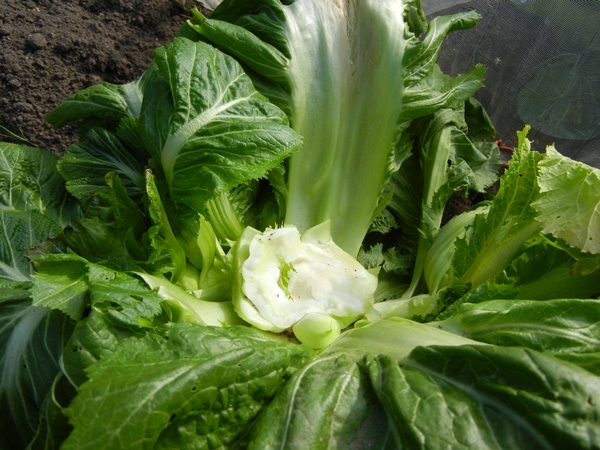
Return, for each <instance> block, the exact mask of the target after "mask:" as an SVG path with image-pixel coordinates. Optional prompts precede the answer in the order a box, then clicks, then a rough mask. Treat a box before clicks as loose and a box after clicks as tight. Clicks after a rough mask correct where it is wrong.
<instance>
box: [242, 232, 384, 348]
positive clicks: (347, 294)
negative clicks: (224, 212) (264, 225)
mask: <svg viewBox="0 0 600 450" xmlns="http://www.w3.org/2000/svg"><path fill="white" fill-rule="evenodd" d="M240 240H241V242H242V243H241V247H243V248H240V250H239V253H241V254H242V255H243V256H242V258H245V259H244V260H243V262H242V263H241V266H240V267H239V271H240V274H241V292H238V296H237V298H236V299H234V304H235V305H236V310H237V311H238V314H240V316H241V317H242V318H243V319H244V320H246V321H248V322H249V323H251V324H252V325H254V326H256V327H257V328H260V329H263V330H266V331H273V332H282V331H284V330H287V329H289V328H291V327H293V326H294V325H295V324H296V323H297V322H298V321H300V320H301V319H302V318H303V317H305V316H307V315H309V314H319V315H326V316H329V317H331V318H333V319H335V320H336V321H337V322H338V323H339V325H340V327H342V328H343V327H346V326H348V325H350V324H351V323H352V322H354V321H355V320H357V319H358V318H359V317H361V316H362V315H363V314H364V313H365V312H367V311H368V310H369V309H370V307H371V305H372V302H373V294H374V293H375V289H376V288H377V277H376V276H374V275H373V274H371V273H370V272H368V271H367V270H366V269H365V268H364V267H363V266H362V265H361V264H360V263H359V262H358V261H357V260H356V259H355V258H353V257H352V256H351V255H349V254H348V253H346V252H345V251H343V250H342V249H341V248H340V247H338V246H337V245H336V244H335V243H334V242H333V240H332V239H331V236H330V232H329V223H328V222H327V223H325V224H321V225H318V226H316V227H313V228H311V229H310V230H308V231H307V232H306V233H304V235H303V236H300V232H299V231H298V229H297V228H296V227H294V226H285V227H282V228H276V229H267V230H266V231H265V232H264V233H260V232H258V231H256V230H252V231H247V232H245V233H244V235H243V236H242V238H241V239H240ZM244 241H245V242H244ZM301 328H302V327H301ZM317 328H318V327H317ZM326 328H327V330H329V329H330V328H331V327H329V326H328V327H326ZM334 328H335V327H334ZM302 329H303V333H301V334H302V335H307V333H306V329H305V327H304V328H302ZM317 331H318V330H316V329H315V332H317ZM327 333H329V331H328V332H327ZM327 333H326V334H327ZM337 334H339V329H338V331H337ZM337 334H336V336H337ZM300 340H301V341H303V340H305V339H300ZM307 345H310V344H308V343H307Z"/></svg>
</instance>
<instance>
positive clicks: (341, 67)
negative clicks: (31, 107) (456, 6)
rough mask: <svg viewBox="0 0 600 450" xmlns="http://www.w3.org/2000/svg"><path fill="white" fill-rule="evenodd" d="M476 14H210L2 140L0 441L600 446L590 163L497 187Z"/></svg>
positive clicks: (515, 171)
mask: <svg viewBox="0 0 600 450" xmlns="http://www.w3.org/2000/svg"><path fill="white" fill-rule="evenodd" d="M477 19H478V16H477V14H476V13H474V12H466V13H461V14H457V15H454V16H448V17H441V18H437V19H435V20H432V21H431V22H430V23H427V21H426V20H425V18H424V15H423V12H422V10H421V7H420V4H419V2H418V1H416V0H361V1H355V2H338V1H323V0H295V1H281V0H244V1H240V0H226V1H223V2H222V3H220V5H219V6H218V7H217V8H216V9H215V11H214V12H213V14H212V15H211V17H210V18H206V17H204V16H202V15H201V14H200V13H198V12H197V11H194V12H193V14H192V17H191V19H190V20H189V22H188V23H187V24H186V25H185V26H183V28H182V29H181V31H180V32H179V34H178V36H176V37H175V38H174V39H173V40H172V41H171V42H170V43H168V44H167V45H165V46H164V47H161V48H159V49H157V50H156V51H155V58H154V61H153V62H152V64H151V65H150V66H149V67H148V69H147V71H146V72H145V73H144V75H143V76H142V77H141V78H140V79H139V80H137V81H133V82H131V83H129V84H126V85H122V86H116V85H111V84H109V83H100V84H98V85H95V86H91V87H89V88H87V89H85V90H83V91H81V92H78V93H75V94H74V95H73V96H72V97H71V98H69V99H67V100H66V101H65V102H64V103H63V104H61V105H59V106H58V107H57V108H56V109H55V110H53V111H52V112H51V113H50V114H49V116H48V121H49V122H50V123H51V124H53V125H55V126H58V127H60V126H63V125H65V124H67V123H71V122H75V123H76V124H77V125H78V126H79V128H80V140H79V142H77V143H75V144H73V145H71V146H70V147H69V148H68V149H66V151H65V154H64V156H62V157H61V158H56V157H55V156H53V155H51V154H50V153H48V152H45V151H43V150H40V149H36V148H32V147H26V146H19V145H14V144H0V152H1V153H0V154H1V158H0V223H1V225H2V227H1V228H0V305H1V306H2V309H1V310H0V336H1V337H2V339H1V341H0V407H1V408H2V411H4V417H5V419H3V420H2V422H1V423H0V447H2V448H26V447H28V448H64V449H85V448H90V449H102V448H106V449H115V448H124V449H138V448H139V449H142V448H194V449H195V448H197V449H204V448H207V449H208V448H250V449H253V448H256V449H264V448H311V449H312V448H315V449H321V448H324V449H325V448H381V449H387V448H403V447H408V448H427V449H438V448H440V447H448V448H486V449H487V448H491V449H506V448H523V449H525V448H532V447H533V448H569V449H571V448H573V449H575V448H582V449H583V448H596V447H599V446H600V406H599V405H600V330H599V329H598V323H599V321H600V298H599V296H600V276H599V275H600V215H599V212H598V211H599V210H600V171H599V170H598V169H595V168H592V167H589V166H586V165H584V164H581V163H579V162H576V161H573V160H571V159H569V158H566V157H563V156H562V155H560V153H558V151H556V150H555V149H554V148H553V147H549V148H548V149H546V152H545V153H539V152H536V151H534V150H532V149H531V142H530V141H529V140H528V139H527V131H528V130H527V128H526V129H524V130H523V131H521V132H519V133H518V140H519V143H518V146H517V148H516V149H515V153H514V156H513V157H512V159H511V161H510V163H509V165H508V168H507V169H506V170H505V171H504V173H502V174H501V169H502V167H503V161H502V159H501V157H500V155H499V150H498V148H497V145H496V144H495V143H494V138H495V136H494V134H495V132H494V128H493V125H492V124H491V123H490V120H489V118H488V117H487V115H486V113H485V111H484V110H483V108H482V107H481V105H480V104H479V103H478V102H477V101H476V100H474V99H473V98H472V95H473V94H474V92H475V91H476V90H477V89H478V88H479V87H480V86H481V85H482V82H483V75H484V69H483V67H480V66H476V67H474V68H473V69H472V70H471V71H470V72H468V73H467V74H464V75H458V76H455V77H449V76H447V75H445V74H443V73H442V72H441V71H440V69H439V68H438V67H437V66H436V64H435V59H436V57H437V54H438V52H439V51H440V47H441V44H442V42H443V40H444V37H445V36H446V35H447V34H448V33H450V32H454V31H458V30H465V29H468V28H471V27H473V26H474V25H475V24H476V22H477ZM498 180H499V181H498ZM496 183H498V184H497V185H496ZM495 185H496V188H495V189H494V188H493V187H494V186H495ZM473 193H479V195H480V196H482V197H484V200H483V201H482V202H480V203H479V204H477V205H475V206H474V207H473V208H470V209H469V210H467V211H464V212H462V213H461V214H457V215H454V217H452V218H451V219H450V220H446V218H445V216H446V215H447V212H448V207H447V205H448V203H449V200H450V199H452V198H456V197H457V196H467V195H472V194H473ZM432 424H435V427H432Z"/></svg>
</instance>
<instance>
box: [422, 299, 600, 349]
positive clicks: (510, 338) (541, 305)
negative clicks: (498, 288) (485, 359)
mask: <svg viewBox="0 0 600 450" xmlns="http://www.w3.org/2000/svg"><path fill="white" fill-rule="evenodd" d="M431 325H432V326H435V327H437V328H441V329H443V330H446V331H451V332H453V333H456V334H459V335H461V336H466V337H469V338H471V339H474V340H477V341H481V342H487V343H490V344H496V345H502V346H522V347H528V348H531V349H534V350H539V351H544V352H550V353H598V352H600V300H591V299H589V300H588V299H585V300H581V299H555V300H547V301H536V300H490V301H485V302H481V303H477V304H473V303H463V304H461V305H460V306H459V307H458V308H457V309H456V310H455V311H454V313H453V314H452V316H450V317H449V318H447V319H445V320H441V321H435V322H432V323H431Z"/></svg>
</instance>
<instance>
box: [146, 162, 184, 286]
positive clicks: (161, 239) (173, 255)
mask: <svg viewBox="0 0 600 450" xmlns="http://www.w3.org/2000/svg"><path fill="white" fill-rule="evenodd" d="M146 192H147V194H148V203H149V206H148V212H149V215H150V219H151V220H152V226H151V227H150V228H149V229H148V231H147V233H146V235H147V237H148V239H149V241H150V245H151V246H152V253H151V255H150V258H149V259H148V262H149V263H151V264H152V265H153V266H154V267H155V268H156V269H157V270H159V271H160V272H162V273H170V274H171V281H173V282H174V283H177V282H178V281H179V280H180V279H181V278H182V277H183V275H184V273H185V267H186V256H185V251H184V249H183V247H182V246H181V245H180V243H179V241H178V239H177V238H176V237H175V234H174V233H173V228H172V227H171V224H170V222H169V216H168V214H167V211H166V209H165V206H167V205H165V204H164V203H163V199H162V197H161V192H160V190H159V187H158V186H157V183H156V178H155V177H154V175H153V174H152V172H151V171H150V170H146Z"/></svg>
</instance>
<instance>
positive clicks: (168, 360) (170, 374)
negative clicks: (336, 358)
mask: <svg viewBox="0 0 600 450" xmlns="http://www.w3.org/2000/svg"><path fill="white" fill-rule="evenodd" d="M307 357H308V354H307V350H306V349H305V348H303V347H301V346H298V345H294V344H282V343H276V342H273V341H270V340H269V339H268V338H265V337H264V336H263V335H261V334H260V333H258V332H256V331H254V330H251V329H249V328H246V327H231V328H214V327H206V326H194V325H191V324H185V325H179V326H174V327H172V328H171V329H170V330H168V332H167V334H166V336H165V337H161V336H159V335H154V334H148V335H146V336H145V337H144V338H141V339H129V340H127V341H124V342H122V343H121V345H119V347H118V349H117V351H116V352H115V353H113V354H112V355H107V356H105V357H103V358H102V359H101V360H100V361H99V362H98V363H96V364H94V365H92V366H90V368H89V369H88V374H89V377H90V381H88V382H86V383H84V384H83V385H82V386H81V387H80V389H79V395H78V396H77V397H76V399H75V400H74V401H73V403H72V404H71V406H69V408H68V410H67V411H68V415H69V418H70V421H71V423H72V424H73V426H74V431H73V433H72V434H71V435H70V436H69V438H68V439H67V441H66V442H65V444H64V447H63V448H64V449H67V450H68V449H78V450H83V449H86V448H93V449H113V448H115V447H118V448H122V449H138V448H139V449H142V448H174V447H175V448H215V447H220V446H227V445H229V444H231V443H232V442H234V441H235V440H236V439H237V438H238V437H240V435H241V433H242V432H243V430H244V429H245V428H246V427H247V426H248V425H249V423H251V422H252V421H253V420H254V418H255V417H256V416H257V415H258V413H259V412H260V410H261V408H262V407H263V406H264V405H265V404H266V403H267V402H269V401H270V399H271V398H272V397H273V396H274V395H275V393H276V392H277V391H278V390H279V388H280V387H281V385H282V383H283V382H284V381H285V380H287V378H289V376H290V375H291V374H292V373H293V372H294V371H295V370H296V369H297V368H298V367H299V366H302V365H303V364H305V363H306V361H307Z"/></svg>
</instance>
